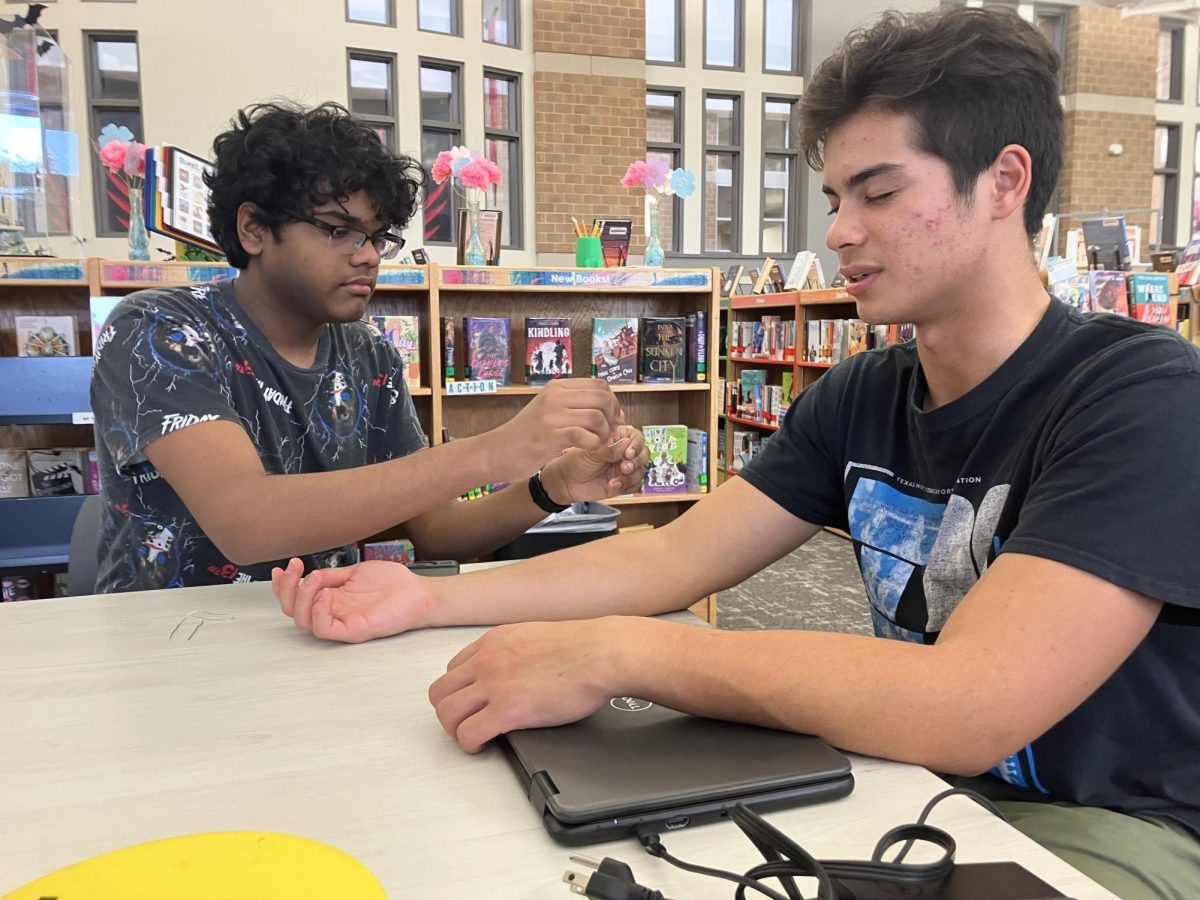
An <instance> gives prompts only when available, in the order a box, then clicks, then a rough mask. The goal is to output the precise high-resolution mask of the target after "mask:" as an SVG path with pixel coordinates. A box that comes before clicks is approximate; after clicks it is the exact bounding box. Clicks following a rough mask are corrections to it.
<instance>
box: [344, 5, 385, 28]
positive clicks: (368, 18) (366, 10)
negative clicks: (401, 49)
mask: <svg viewBox="0 0 1200 900" xmlns="http://www.w3.org/2000/svg"><path fill="white" fill-rule="evenodd" d="M346 21H348V22H365V23H367V24H368V25H395V24H396V15H395V8H394V6H393V0H346Z"/></svg>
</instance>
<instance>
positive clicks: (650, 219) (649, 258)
mask: <svg viewBox="0 0 1200 900" xmlns="http://www.w3.org/2000/svg"><path fill="white" fill-rule="evenodd" d="M646 199H647V200H648V201H649V203H647V204H646V221H647V224H648V225H649V227H650V237H649V238H648V239H647V240H646V252H645V253H644V254H642V264H643V265H646V266H661V265H662V264H663V248H662V244H660V243H659V241H658V198H657V197H655V196H653V195H652V194H647V195H646Z"/></svg>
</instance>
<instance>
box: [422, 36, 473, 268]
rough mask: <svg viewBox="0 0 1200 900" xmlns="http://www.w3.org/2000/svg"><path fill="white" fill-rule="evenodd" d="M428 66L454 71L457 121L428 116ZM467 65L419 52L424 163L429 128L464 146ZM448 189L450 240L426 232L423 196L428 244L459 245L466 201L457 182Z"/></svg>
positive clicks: (453, 106)
mask: <svg viewBox="0 0 1200 900" xmlns="http://www.w3.org/2000/svg"><path fill="white" fill-rule="evenodd" d="M426 68H429V69H441V70H443V71H449V72H452V73H453V74H454V83H453V86H452V88H451V94H450V96H451V107H452V109H451V112H452V113H453V114H454V115H455V116H457V118H456V119H455V120H454V121H453V122H444V121H442V120H441V119H427V118H425V110H424V103H423V102H422V100H421V73H422V72H423V71H424V70H425V69H426ZM464 68H465V67H464V65H463V64H462V63H460V62H455V61H454V60H449V59H438V58H435V57H429V56H418V57H417V107H418V109H419V110H420V115H421V120H420V121H421V147H422V153H421V163H422V165H424V158H423V157H424V144H425V133H426V132H427V131H429V132H436V133H438V134H447V135H450V136H451V139H450V146H452V147H455V146H459V147H460V146H462V143H463V129H464V126H463V96H462V84H463V69H464ZM448 190H449V191H450V196H449V200H450V239H449V240H446V241H435V240H430V239H428V238H426V237H425V236H424V235H425V211H424V198H422V201H421V206H422V209H421V241H422V243H424V244H429V245H432V246H434V247H454V246H456V244H455V241H456V240H457V232H458V211H459V209H460V208H461V205H462V204H461V203H460V202H459V198H458V193H457V192H456V191H455V190H454V186H453V185H451V186H450V187H449V188H448Z"/></svg>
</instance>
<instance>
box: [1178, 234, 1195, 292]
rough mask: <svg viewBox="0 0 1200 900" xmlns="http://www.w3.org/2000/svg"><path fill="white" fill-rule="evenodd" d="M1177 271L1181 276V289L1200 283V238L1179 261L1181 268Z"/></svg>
mask: <svg viewBox="0 0 1200 900" xmlns="http://www.w3.org/2000/svg"><path fill="white" fill-rule="evenodd" d="M1175 271H1176V272H1177V274H1178V275H1179V286H1180V287H1191V286H1192V285H1194V284H1195V283H1196V282H1197V281H1200V238H1196V239H1194V240H1192V241H1191V242H1190V243H1189V244H1188V245H1187V247H1186V248H1185V249H1184V251H1183V257H1182V258H1181V259H1180V260H1179V268H1178V269H1176V270H1175Z"/></svg>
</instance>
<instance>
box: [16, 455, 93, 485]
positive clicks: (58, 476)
mask: <svg viewBox="0 0 1200 900" xmlns="http://www.w3.org/2000/svg"><path fill="white" fill-rule="evenodd" d="M25 456H26V460H27V462H28V466H29V495H30V496H31V497H73V496H81V495H83V494H86V493H87V481H86V478H85V475H84V473H85V472H86V471H87V449H86V448H81V447H58V448H54V449H49V450H27V451H26V454H25Z"/></svg>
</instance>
